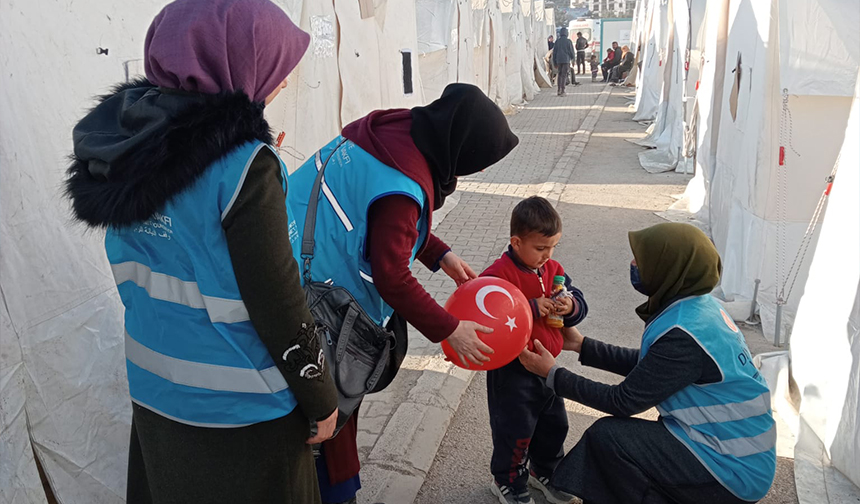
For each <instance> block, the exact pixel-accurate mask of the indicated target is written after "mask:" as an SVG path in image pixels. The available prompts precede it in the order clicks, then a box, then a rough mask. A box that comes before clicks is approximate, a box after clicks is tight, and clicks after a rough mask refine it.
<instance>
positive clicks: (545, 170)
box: [358, 83, 796, 504]
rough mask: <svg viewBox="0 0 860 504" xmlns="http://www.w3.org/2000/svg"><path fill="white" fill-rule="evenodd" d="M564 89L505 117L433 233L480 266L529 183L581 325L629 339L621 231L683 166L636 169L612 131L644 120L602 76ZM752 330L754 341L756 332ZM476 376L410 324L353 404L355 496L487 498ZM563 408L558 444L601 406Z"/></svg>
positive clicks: (674, 185)
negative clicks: (358, 468) (376, 383)
mask: <svg viewBox="0 0 860 504" xmlns="http://www.w3.org/2000/svg"><path fill="white" fill-rule="evenodd" d="M568 90H569V92H570V95H569V96H567V97H564V98H559V97H557V96H555V93H554V92H553V91H552V90H544V92H543V93H541V94H540V95H539V96H537V97H536V99H535V100H534V101H532V102H531V103H530V104H529V105H528V106H527V107H525V108H524V109H523V110H521V111H520V112H519V113H518V114H516V115H514V116H512V117H510V118H509V121H510V124H511V127H512V129H513V130H514V131H515V132H516V133H517V134H518V135H519V137H520V145H519V146H518V147H517V148H516V149H515V150H514V151H513V152H512V153H511V154H510V155H509V156H508V157H507V158H506V159H505V160H503V161H502V162H501V163H499V164H498V165H496V166H494V167H492V168H491V169H489V170H487V171H486V172H484V173H480V174H478V175H476V176H474V177H470V178H469V179H467V180H463V181H462V182H461V184H460V187H459V191H458V194H459V202H458V204H457V205H456V206H455V207H453V209H451V210H450V213H448V214H447V216H446V217H445V219H444V220H443V221H442V222H441V223H440V224H439V226H438V227H437V228H436V233H437V234H438V235H439V236H440V237H442V238H443V239H444V240H445V241H447V242H448V243H449V244H450V245H451V246H452V248H453V249H454V251H455V252H457V253H458V254H460V255H461V256H462V257H463V258H465V259H466V260H467V261H469V262H470V264H471V265H472V267H473V268H474V269H475V270H480V269H483V268H484V267H486V266H487V265H489V264H490V263H491V262H492V261H493V260H494V259H495V258H496V257H498V255H499V254H500V253H501V252H502V251H503V250H504V248H505V247H506V244H507V242H508V219H509V215H510V210H511V209H512V208H513V205H515V204H516V202H517V201H519V200H520V199H521V198H523V197H525V196H529V195H532V194H541V195H544V196H547V197H548V198H550V199H551V200H554V201H557V202H558V209H559V211H560V213H561V215H562V218H563V219H564V223H565V233H564V236H563V238H562V244H561V246H560V247H559V250H558V251H557V252H556V258H557V259H558V260H559V261H561V262H562V264H564V265H565V268H566V270H567V271H568V272H570V273H571V274H572V277H573V278H574V281H575V283H576V284H577V285H578V286H579V287H580V288H582V289H583V290H584V291H585V294H586V296H587V298H588V300H589V304H590V306H591V311H590V315H589V318H588V320H587V321H586V322H585V323H584V324H583V325H582V326H581V327H582V330H583V332H584V333H586V334H587V335H588V336H591V337H595V338H599V339H602V340H605V341H610V342H613V343H616V344H623V345H630V346H635V345H636V344H637V343H638V338H639V335H640V334H641V328H642V327H641V322H640V321H639V320H638V319H637V318H636V317H635V314H634V313H633V307H634V306H635V305H636V304H638V303H639V302H641V300H640V298H639V296H638V295H637V294H636V293H635V292H634V291H633V290H632V289H631V288H630V287H629V279H628V277H629V274H628V264H629V260H630V252H629V248H628V246H627V242H626V232H627V231H628V230H630V229H637V228H642V227H646V226H648V225H651V224H656V223H659V222H662V221H661V220H660V219H659V218H658V217H656V216H655V215H654V212H655V211H661V210H665V209H666V208H667V207H668V206H669V205H670V204H671V203H672V202H673V199H672V198H671V195H672V194H678V193H680V192H682V190H683V186H684V184H685V183H686V180H687V177H686V176H683V175H677V174H674V173H670V174H661V175H648V174H646V173H645V172H644V171H643V170H642V169H641V168H639V165H638V161H637V158H636V153H637V152H639V150H640V148H639V147H636V146H634V145H632V144H630V143H629V142H626V141H624V139H625V138H633V137H636V136H640V137H641V136H642V135H643V133H642V130H643V129H644V128H643V127H641V126H639V125H637V124H635V123H632V122H631V121H630V114H629V112H627V108H626V105H625V99H624V97H623V96H621V95H620V93H619V90H616V91H615V93H616V94H615V95H613V96H610V95H609V88H605V87H604V86H603V85H599V84H591V83H586V84H584V85H582V86H579V87H578V88H569V89H568ZM598 118H599V120H598ZM592 131H593V132H594V134H593V135H592ZM446 210H447V209H446ZM437 218H438V215H437ZM416 274H417V276H418V278H419V280H421V282H422V283H423V284H424V285H425V286H426V287H427V289H428V290H429V291H430V292H431V294H433V295H434V296H435V297H436V299H437V300H438V301H440V302H444V300H445V299H447V297H448V296H449V295H450V294H451V292H453V290H454V285H453V282H451V281H450V280H449V279H448V278H447V277H446V276H445V275H444V274H442V273H439V274H430V273H429V272H427V271H426V270H423V269H419V270H418V271H417V272H416ZM758 338H760V336H758ZM752 339H754V340H756V341H755V342H756V344H758V345H761V347H762V349H763V350H767V349H768V347H767V346H766V345H764V341H763V339H762V340H758V339H756V337H753V338H752ZM751 346H754V345H751ZM575 361H576V357H575V355H565V356H564V357H562V363H563V364H564V365H567V366H570V367H571V368H573V369H575V370H577V371H580V372H582V373H583V374H584V375H586V376H589V377H591V378H594V379H600V380H604V381H607V382H617V381H618V380H617V377H614V376H612V375H609V374H608V373H604V372H601V371H597V370H591V369H584V368H581V367H580V366H579V365H578V364H577V363H576V362H575ZM484 378H485V376H484V374H483V373H480V372H478V373H472V372H469V371H465V370H462V369H459V368H456V367H453V366H451V365H450V364H449V363H447V362H445V361H444V360H443V359H442V355H441V351H440V348H439V346H438V345H434V344H430V343H429V342H427V340H426V339H424V338H423V337H421V336H420V335H419V334H417V333H414V332H413V333H412V334H411V335H410V349H409V355H408V356H407V359H406V361H405V362H404V365H403V368H402V369H401V371H400V374H399V375H398V377H397V379H396V380H395V382H394V383H393V384H392V385H391V386H390V387H389V388H388V389H386V390H385V391H384V392H382V393H380V394H374V395H371V396H368V397H367V398H366V399H365V403H364V404H363V406H362V409H361V412H360V418H359V423H358V425H359V437H358V442H359V447H360V452H361V458H362V464H363V467H362V483H363V487H364V488H363V489H362V490H361V491H360V492H359V502H361V503H386V504H407V503H411V502H413V501H414V502H418V503H428V504H429V503H439V502H444V503H490V502H494V500H493V499H492V497H491V495H490V493H489V491H488V489H487V488H488V484H489V483H490V481H491V478H490V476H489V469H488V466H489V454H490V451H491V448H490V435H489V423H488V417H487V408H486V392H485V390H486V384H485V379H484ZM567 407H568V412H569V418H570V424H571V430H570V435H569V437H568V443H567V445H568V446H567V447H568V448H570V447H571V446H572V445H573V444H574V443H575V441H576V440H577V439H578V438H579V436H580V434H581V433H582V432H583V431H584V430H585V428H587V427H588V426H589V425H590V424H591V423H592V422H593V421H594V420H595V419H596V418H597V417H599V416H601V414H600V413H598V412H596V411H594V410H590V409H588V408H585V407H582V406H581V405H578V404H575V403H572V402H568V403H567ZM644 416H645V417H648V418H655V417H656V415H655V414H654V412H649V413H646V414H645V415H644ZM789 462H790V461H789ZM771 493H772V495H769V496H768V498H767V499H766V500H765V501H762V502H767V503H770V504H772V503H776V502H785V503H794V502H796V497H795V495H794V484H793V473H792V470H791V467H790V463H789V464H786V463H784V462H781V463H780V472H779V474H778V477H777V484H775V485H774V490H773V491H772V492H771ZM539 502H542V501H539Z"/></svg>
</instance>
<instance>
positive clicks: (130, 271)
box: [111, 261, 251, 324]
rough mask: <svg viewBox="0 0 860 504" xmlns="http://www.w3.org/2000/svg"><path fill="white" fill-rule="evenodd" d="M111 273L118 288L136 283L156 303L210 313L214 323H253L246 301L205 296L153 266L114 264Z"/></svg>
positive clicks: (195, 288)
mask: <svg viewBox="0 0 860 504" xmlns="http://www.w3.org/2000/svg"><path fill="white" fill-rule="evenodd" d="M111 270H112V271H113V277H114V280H115V281H116V284H117V285H120V284H122V283H125V282H133V283H134V284H135V285H137V286H138V287H140V288H142V289H145V290H146V292H147V294H149V297H151V298H153V299H158V300H161V301H169V302H171V303H176V304H181V305H183V306H188V307H189V308H197V309H202V310H206V313H208V314H209V320H211V321H212V322H213V323H217V322H223V323H225V324H232V323H235V322H245V321H246V320H251V319H250V317H249V316H248V310H247V309H246V308H245V303H244V302H242V300H235V299H224V298H219V297H212V296H204V295H203V294H201V293H200V289H199V287H197V283H196V282H186V281H184V280H180V279H179V278H176V277H173V276H170V275H165V274H164V273H156V272H153V271H152V269H151V268H150V267H149V266H147V265H145V264H141V263H138V262H134V261H127V262H124V263H119V264H112V265H111Z"/></svg>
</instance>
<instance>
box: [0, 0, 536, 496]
mask: <svg viewBox="0 0 860 504" xmlns="http://www.w3.org/2000/svg"><path fill="white" fill-rule="evenodd" d="M275 1H276V3H277V4H278V5H280V6H281V7H282V8H284V10H285V11H286V12H287V13H288V14H289V15H290V17H291V18H292V19H293V20H294V21H295V22H296V24H298V25H299V26H300V27H301V28H302V29H303V30H305V31H307V32H308V33H310V34H311V43H310V47H309V48H308V52H307V54H306V55H305V57H304V58H303V59H302V61H301V63H300V64H299V66H298V67H297V68H296V70H295V71H294V72H293V73H292V74H291V75H290V76H289V79H288V85H287V87H286V89H284V90H283V91H282V94H281V96H280V98H279V99H278V100H277V101H275V102H274V103H273V104H272V105H270V106H269V107H267V109H266V116H267V119H268V120H269V123H270V125H271V127H272V129H273V130H274V131H275V133H276V136H280V135H278V133H280V132H282V133H283V135H282V140H281V141H280V145H279V146H278V147H277V148H278V150H279V152H280V154H281V157H282V158H283V159H284V161H285V162H286V164H287V166H288V168H289V169H290V170H292V169H295V168H296V167H297V166H299V165H300V164H301V163H302V162H304V160H306V159H307V158H309V157H310V156H311V155H313V152H314V151H315V150H316V149H318V148H319V146H321V145H323V144H324V143H325V142H327V141H328V140H330V139H331V138H332V137H334V136H335V135H336V134H337V133H338V132H339V131H340V129H341V127H342V126H343V125H344V124H346V123H348V122H350V121H351V120H353V119H355V118H357V117H361V116H363V115H364V114H366V113H368V112H370V111H371V110H373V109H376V108H394V107H411V106H414V105H418V104H423V103H427V102H429V101H432V100H433V99H435V98H436V97H438V95H439V94H441V91H442V89H443V88H444V86H445V85H446V84H447V83H449V82H470V83H475V84H477V85H479V86H480V87H481V89H482V90H484V92H485V93H487V95H488V96H490V97H491V98H492V99H493V100H494V101H495V102H496V103H497V104H498V105H499V106H500V107H502V108H503V109H510V108H511V103H522V102H523V100H524V98H527V97H528V96H529V95H530V94H533V93H534V92H536V90H537V84H536V83H535V71H534V63H535V55H536V54H538V53H539V48H540V47H541V45H542V44H543V43H544V42H543V41H544V40H545V38H546V35H547V34H548V33H550V30H551V29H552V16H551V14H552V11H551V10H549V14H550V15H549V19H548V18H547V10H545V7H544V5H543V1H542V0H528V1H522V2H521V1H512V0H502V1H500V0H457V1H456V2H452V1H447V0H444V1H443V0H439V1H429V0H428V1H425V0H420V1H417V2H395V1H389V0H377V1H374V2H372V6H371V9H370V12H369V15H368V13H365V17H364V18H362V13H361V12H360V10H359V4H358V2H355V1H354V0H334V1H333V2H318V1H312V0H275ZM167 3H168V0H141V1H139V2H131V3H128V2H126V3H117V2H111V1H108V0H93V1H91V2H72V1H71V0H61V1H60V4H59V5H58V6H57V8H54V9H49V10H45V9H41V8H40V7H39V6H38V5H36V4H35V3H32V2H31V3H23V4H21V5H16V12H15V13H14V15H13V14H12V13H11V12H10V10H9V6H8V5H7V4H6V3H3V4H0V50H2V51H3V54H5V55H8V57H7V58H6V60H5V62H4V69H8V72H3V74H2V76H0V79H2V80H0V86H2V87H3V90H4V92H3V93H2V94H0V114H2V116H3V119H4V120H3V124H2V126H0V165H2V166H3V167H4V169H3V170H0V188H2V189H0V212H2V214H3V219H2V221H0V242H2V243H3V253H2V255H0V296H2V300H3V303H2V305H0V330H2V333H3V337H2V338H0V354H2V356H3V365H2V366H0V398H2V399H0V444H2V447H0V453H2V454H3V455H4V456H2V457H0V504H7V503H16V504H17V503H23V502H40V501H42V502H43V501H44V500H45V494H44V491H43V488H42V483H41V481H40V478H39V474H38V471H37V466H36V460H38V461H39V463H40V465H41V466H42V467H43V468H44V470H45V473H46V477H47V480H48V482H49V484H50V485H51V488H52V490H53V492H54V493H55V495H56V496H57V498H58V500H59V501H60V502H63V503H71V502H82V503H87V504H90V503H95V504H102V503H121V502H123V501H124V498H125V482H126V461H127V450H128V436H129V426H130V422H131V408H130V401H129V396H128V390H127V383H126V379H125V358H124V352H123V334H124V331H123V323H122V322H123V307H122V303H121V302H120V299H119V296H118V294H117V291H116V286H115V285H114V280H113V276H112V274H111V271H110V267H109V264H108V262H107V259H106V257H105V252H104V243H103V236H102V235H101V234H99V233H98V232H94V231H91V230H86V229H84V228H83V227H81V226H77V225H74V224H73V223H72V220H71V212H70V209H69V206H68V202H67V201H65V199H63V198H62V197H61V194H60V189H61V186H62V180H63V178H64V169H65V165H66V162H67V161H66V156H67V155H68V154H69V152H70V150H71V130H72V126H73V124H74V123H75V122H76V120H78V119H79V118H80V116H81V114H82V113H83V112H82V111H85V110H86V109H87V108H88V107H90V106H91V105H92V100H93V98H94V97H95V96H97V95H99V94H101V93H104V92H106V91H107V90H108V89H109V88H110V86H112V85H113V84H115V83H117V82H120V81H123V80H130V79H134V78H136V77H140V73H141V71H142V65H141V64H140V62H141V58H142V50H143V44H142V42H141V41H142V36H143V34H145V33H146V28H147V26H148V24H149V22H150V20H151V19H152V18H153V17H154V16H155V15H156V14H157V13H158V12H159V11H160V10H161V8H163V6H164V5H165V4H167ZM514 6H515V7H516V9H514V8H513V7H514ZM503 10H504V12H503ZM18 11H20V13H19V12H18ZM524 13H525V14H524ZM547 23H549V24H547ZM68 26H79V27H81V28H82V29H79V30H68V29H66V28H67V27H68ZM452 35H453V37H452ZM94 47H105V48H109V53H107V54H101V55H100V54H96V53H95V51H94V50H93V48H94ZM405 62H409V64H408V66H407V63H405ZM51 69H52V70H51ZM48 71H55V72H61V73H62V75H63V85H62V86H61V87H62V91H61V92H58V88H57V85H56V80H54V79H48V78H46V75H47V74H46V72H48ZM356 83H360V84H356ZM34 96H38V97H39V99H38V100H34V99H33V97H34ZM34 453H35V455H34Z"/></svg>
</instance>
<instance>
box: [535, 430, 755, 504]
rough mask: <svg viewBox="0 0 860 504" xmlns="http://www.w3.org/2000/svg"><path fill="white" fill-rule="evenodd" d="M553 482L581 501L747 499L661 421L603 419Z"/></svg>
mask: <svg viewBox="0 0 860 504" xmlns="http://www.w3.org/2000/svg"><path fill="white" fill-rule="evenodd" d="M552 484H553V485H555V486H556V487H558V488H560V489H562V490H564V491H566V492H568V493H571V494H573V495H576V496H577V497H580V498H581V499H582V500H583V502H584V503H585V504H615V503H617V504H634V503H636V504H639V503H642V504H667V503H672V504H711V503H713V504H736V503H738V504H739V503H746V502H747V501H743V500H741V499H738V498H737V497H735V496H734V494H732V493H731V492H729V491H728V490H727V489H726V488H725V487H724V486H723V485H722V484H720V482H718V481H717V480H716V479H714V477H713V476H712V475H711V473H710V472H708V470H707V469H706V468H705V466H704V465H703V464H702V463H701V462H699V460H698V459H697V458H696V456H695V455H693V454H692V453H691V452H690V450H689V449H687V447H686V446H684V445H683V444H682V443H681V442H680V441H678V440H677V439H675V436H673V435H672V433H670V432H669V430H668V429H666V427H664V426H663V424H662V423H660V422H652V421H649V420H642V419H638V418H616V417H605V418H601V419H600V420H598V421H596V422H595V423H594V424H593V425H592V426H591V427H589V428H588V429H587V430H586V431H585V434H583V436H582V439H580V440H579V443H577V444H576V446H574V447H573V449H572V450H570V452H569V453H568V454H567V455H566V456H565V457H564V460H562V461H561V464H559V466H558V468H557V469H556V471H555V475H554V476H553V478H552Z"/></svg>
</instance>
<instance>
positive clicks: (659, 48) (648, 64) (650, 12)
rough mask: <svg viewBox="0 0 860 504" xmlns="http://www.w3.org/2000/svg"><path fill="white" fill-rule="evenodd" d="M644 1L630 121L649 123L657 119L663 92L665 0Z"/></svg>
mask: <svg viewBox="0 0 860 504" xmlns="http://www.w3.org/2000/svg"><path fill="white" fill-rule="evenodd" d="M645 1H647V7H646V8H645V11H646V12H645V23H644V26H643V31H642V32H641V34H640V40H642V41H643V46H642V48H643V49H642V56H641V62H642V65H641V69H640V71H639V80H638V81H637V87H636V101H635V103H634V105H633V111H634V113H633V120H634V121H653V120H654V119H655V118H656V117H657V108H658V106H659V104H660V96H661V91H662V89H663V87H662V86H663V60H664V58H665V56H666V53H667V45H668V42H669V30H670V26H669V24H668V23H669V12H670V11H669V0H645ZM604 52H605V50H604Z"/></svg>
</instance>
